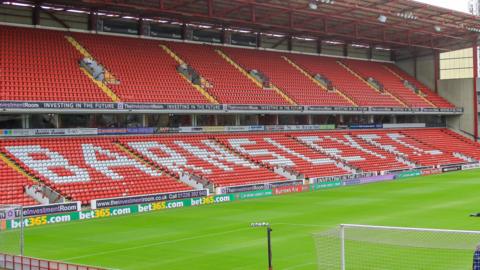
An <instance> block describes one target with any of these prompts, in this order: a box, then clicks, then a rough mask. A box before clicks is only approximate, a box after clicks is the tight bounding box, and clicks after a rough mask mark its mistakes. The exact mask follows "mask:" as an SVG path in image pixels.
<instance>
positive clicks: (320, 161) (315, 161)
mask: <svg viewBox="0 0 480 270" xmlns="http://www.w3.org/2000/svg"><path fill="white" fill-rule="evenodd" d="M263 140H264V141H266V142H268V143H270V144H272V145H274V146H276V147H277V148H279V149H281V150H283V151H285V152H287V153H289V154H290V155H292V156H295V157H298V158H300V159H303V160H305V161H307V162H310V163H312V164H314V165H320V164H331V163H335V161H334V160H333V159H330V158H319V159H311V158H309V157H307V156H305V155H302V154H300V153H297V152H295V151H293V150H292V149H290V148H288V147H286V146H284V145H282V144H280V143H279V142H277V141H275V140H273V139H271V138H264V139H263Z"/></svg>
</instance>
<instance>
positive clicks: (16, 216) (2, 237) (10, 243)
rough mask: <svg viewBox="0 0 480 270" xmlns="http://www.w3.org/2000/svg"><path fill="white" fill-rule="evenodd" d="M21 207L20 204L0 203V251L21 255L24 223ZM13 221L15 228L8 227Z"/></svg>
mask: <svg viewBox="0 0 480 270" xmlns="http://www.w3.org/2000/svg"><path fill="white" fill-rule="evenodd" d="M21 220H23V207H22V206H21V205H2V204H0V253H4V254H11V255H23V234H24V223H23V222H20V221H21ZM12 222H14V223H15V224H17V225H18V226H16V227H17V228H16V229H9V228H8V227H9V226H8V225H9V224H11V223H12Z"/></svg>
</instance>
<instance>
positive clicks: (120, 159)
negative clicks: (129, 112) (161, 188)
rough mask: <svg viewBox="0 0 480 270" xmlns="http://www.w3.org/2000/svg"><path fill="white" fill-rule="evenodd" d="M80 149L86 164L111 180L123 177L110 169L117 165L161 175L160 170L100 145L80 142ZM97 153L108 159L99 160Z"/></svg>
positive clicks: (117, 166)
mask: <svg viewBox="0 0 480 270" xmlns="http://www.w3.org/2000/svg"><path fill="white" fill-rule="evenodd" d="M82 150H83V158H84V160H85V163H86V164H88V165H89V166H90V167H92V168H94V169H95V170H97V171H99V172H101V173H102V174H103V175H105V176H107V177H109V178H111V179H113V180H122V179H123V178H124V177H123V176H122V175H120V174H118V173H116V172H115V171H113V170H112V168H119V167H134V168H137V169H138V170H140V171H142V172H144V173H145V174H148V175H150V176H161V175H162V174H161V173H160V172H156V171H154V170H152V169H151V168H149V167H147V166H145V165H143V164H141V163H139V162H138V161H136V160H134V159H130V158H128V157H126V156H122V155H120V154H118V153H115V152H111V151H110V150H108V149H103V148H102V147H100V146H95V145H93V144H82ZM97 153H98V154H101V155H103V156H106V157H108V158H109V159H108V160H99V159H98V157H97Z"/></svg>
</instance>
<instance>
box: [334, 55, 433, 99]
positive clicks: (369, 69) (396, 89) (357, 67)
mask: <svg viewBox="0 0 480 270" xmlns="http://www.w3.org/2000/svg"><path fill="white" fill-rule="evenodd" d="M343 62H344V63H345V64H346V65H347V66H349V67H351V68H352V69H353V70H354V71H355V72H356V73H358V74H360V75H361V76H362V77H363V78H365V79H368V78H372V79H375V80H377V81H379V82H381V83H382V84H383V87H384V88H385V91H388V92H390V93H391V94H392V95H394V96H396V97H397V98H398V99H400V100H401V101H402V102H403V103H405V104H406V105H408V106H409V107H413V108H417V107H418V108H429V107H433V106H432V103H430V102H428V100H427V99H425V98H424V97H423V96H422V95H421V94H420V93H415V91H414V90H412V89H408V88H407V87H406V86H405V85H404V83H403V82H402V81H401V80H400V79H399V78H398V77H396V76H395V75H394V74H392V73H391V72H390V71H389V70H388V69H386V68H385V67H384V65H382V64H381V63H375V62H365V61H356V60H344V61H343Z"/></svg>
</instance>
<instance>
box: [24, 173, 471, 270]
mask: <svg viewBox="0 0 480 270" xmlns="http://www.w3.org/2000/svg"><path fill="white" fill-rule="evenodd" d="M478 211H480V171H479V170H476V171H463V172H457V173H449V174H443V175H435V176H428V177H419V178H410V179H405V180H399V181H392V182H383V183H375V184H368V185H361V186H350V187H342V188H336V189H331V190H323V191H317V192H306V193H297V194H291V195H283V196H277V197H270V198H262V199H254V200H245V201H236V202H232V203H226V204H220V205H207V206H201V207H191V208H184V209H173V210H166V211H159V212H151V213H146V214H138V215H134V216H120V217H112V218H107V219H100V220H87V221H79V222H72V223H69V224H55V225H49V226H44V227H36V228H29V229H27V230H26V233H25V245H26V248H25V252H26V255H29V256H34V257H41V258H48V259H54V260H65V261H68V262H73V263H84V264H90V265H97V266H105V267H109V268H115V269H168V270H174V269H182V270H185V269H191V270H193V269H195V270H202V269H205V270H213V269H219V270H220V269H222V270H225V269H232V270H233V269H249V270H250V269H266V268H267V260H266V233H265V229H263V228H262V229H259V228H250V227H249V224H250V223H251V222H256V221H267V222H270V223H271V224H272V228H273V233H272V236H273V240H272V245H273V265H274V269H281V270H293V269H295V270H314V269H316V268H317V266H316V252H315V245H314V240H313V237H312V234H313V233H316V232H320V231H323V230H326V229H329V228H332V227H334V226H337V225H338V224H340V223H357V224H370V225H387V226H410V227H426V228H445V229H468V230H480V218H471V217H469V214H470V213H473V212H478Z"/></svg>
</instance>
